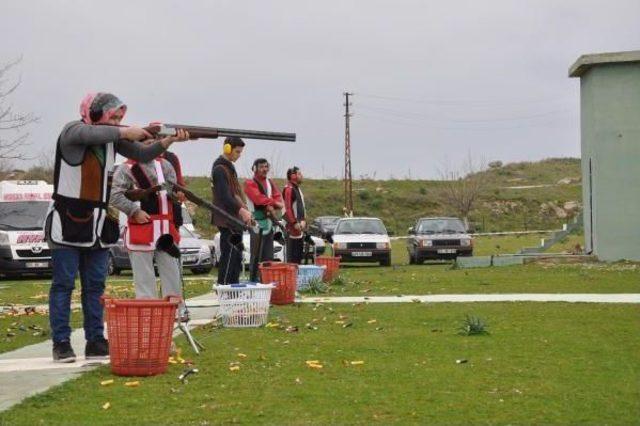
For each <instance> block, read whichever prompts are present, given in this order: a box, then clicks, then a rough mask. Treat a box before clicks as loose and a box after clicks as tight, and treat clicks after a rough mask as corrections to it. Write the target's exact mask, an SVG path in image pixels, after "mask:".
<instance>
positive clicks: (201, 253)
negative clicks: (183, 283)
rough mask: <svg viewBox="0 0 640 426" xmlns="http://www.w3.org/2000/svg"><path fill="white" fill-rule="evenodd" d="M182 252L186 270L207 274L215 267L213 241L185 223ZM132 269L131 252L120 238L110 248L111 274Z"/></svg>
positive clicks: (181, 244)
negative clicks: (202, 236) (191, 229)
mask: <svg viewBox="0 0 640 426" xmlns="http://www.w3.org/2000/svg"><path fill="white" fill-rule="evenodd" d="M180 252H181V253H182V265H183V267H184V269H185V270H187V269H188V270H190V271H191V272H193V273H194V274H206V273H208V272H211V269H212V268H213V241H210V240H204V239H202V238H200V236H199V235H198V234H197V233H196V232H195V231H190V230H189V229H187V228H186V227H185V226H184V225H183V226H181V227H180ZM124 269H131V261H130V260H129V252H128V250H127V248H126V247H125V246H124V240H123V239H122V238H120V240H119V241H118V244H117V245H116V246H114V247H111V248H110V249H109V275H114V274H119V273H120V272H121V271H122V270H124Z"/></svg>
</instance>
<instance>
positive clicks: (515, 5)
mask: <svg viewBox="0 0 640 426" xmlns="http://www.w3.org/2000/svg"><path fill="white" fill-rule="evenodd" d="M639 17H640V1H638V0H629V1H626V0H610V1H604V0H603V1H589V0H571V1H569V0H561V1H560V0H544V1H542V0H541V1H517V0H512V1H490V0H487V1H477V0H470V1H437V2H436V1H427V0H424V1H402V0H395V1H373V0H366V1H365V0H361V1H344V0H341V1H326V0H325V1H301V0H291V1H264V0H262V1H239V0H234V1H158V0H154V1H133V0H129V1H106V2H105V1H101V2H97V1H87V0H84V1H79V0H78V1H69V0H56V1H44V0H43V1H29V0H15V1H14V0H1V2H0V36H1V39H2V43H0V62H3V63H6V62H8V61H10V60H13V59H15V58H17V57H20V56H22V58H23V59H22V62H21V63H20V65H19V66H18V67H16V68H15V70H14V72H13V73H12V77H14V78H21V85H20V87H19V90H18V91H17V92H15V94H14V95H13V96H12V97H11V102H12V104H13V105H14V107H15V109H16V110H19V111H22V112H33V113H34V114H36V115H37V116H39V117H40V121H39V123H37V124H35V125H33V126H31V128H30V133H31V138H30V141H31V146H29V147H27V148H26V149H25V151H26V153H28V154H30V155H38V153H41V152H44V153H48V152H52V151H53V148H54V146H55V142H56V139H57V136H58V134H59V132H60V129H61V128H62V126H63V125H64V124H65V123H66V122H68V121H71V120H74V119H77V118H78V116H79V114H78V106H79V102H80V100H81V98H82V97H83V96H84V94H85V93H87V92H89V91H110V92H112V93H114V94H116V95H117V96H119V97H120V98H121V99H122V100H123V101H124V102H125V103H127V105H128V106H129V111H128V114H127V116H126V117H125V119H126V120H125V121H126V123H128V124H138V125H144V124H147V123H148V122H149V121H153V120H160V121H166V122H178V123H188V124H198V125H211V126H219V127H235V128H247V129H255V130H274V131H290V132H296V133H297V135H298V141H297V142H296V143H295V144H290V143H286V142H268V141H249V144H248V146H247V148H246V150H245V155H244V157H243V158H242V159H241V161H240V162H239V169H240V171H241V172H242V173H243V174H246V173H247V171H248V168H249V165H250V163H251V161H252V160H253V159H254V158H256V157H260V156H265V157H267V158H269V159H270V160H272V163H273V164H274V166H275V170H276V171H277V172H278V173H280V174H282V173H284V171H285V170H286V167H288V166H290V165H293V164H296V165H298V166H300V167H302V168H303V169H304V170H305V171H307V175H311V176H314V177H332V176H334V177H335V176H339V177H340V176H341V175H342V170H343V155H344V106H343V102H344V98H343V95H342V93H343V92H344V91H345V90H348V91H350V92H353V93H354V96H353V105H352V111H353V113H354V116H353V117H352V130H351V138H352V167H353V175H354V177H359V176H361V175H367V176H369V177H376V178H388V177H389V176H394V177H396V178H404V177H407V176H411V177H413V178H432V177H437V176H438V175H439V170H442V169H443V168H446V167H448V168H457V167H459V166H460V164H462V162H463V161H464V159H465V158H466V157H467V156H468V155H471V156H473V157H474V158H483V159H485V160H487V161H491V160H502V161H504V162H510V161H523V160H524V161H533V160H539V159H542V158H548V157H562V156H572V157H577V156H579V154H580V144H579V141H580V133H579V130H580V129H579V80H577V79H570V78H568V77H567V70H568V68H569V67H570V66H571V64H573V62H574V61H575V60H576V59H577V58H578V57H579V56H580V55H582V54H585V53H599V52H607V51H623V50H637V49H640V25H638V18H639ZM174 146H175V145H174ZM220 150H221V142H220V141H198V142H189V143H185V144H182V145H181V146H179V147H177V148H176V149H175V152H177V153H178V154H179V155H180V157H181V159H182V161H183V167H184V169H185V170H186V173H187V174H189V175H207V174H208V173H209V170H210V167H211V163H212V161H213V159H214V158H215V157H217V155H219V153H220Z"/></svg>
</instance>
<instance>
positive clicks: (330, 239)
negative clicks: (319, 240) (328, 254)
mask: <svg viewBox="0 0 640 426" xmlns="http://www.w3.org/2000/svg"><path fill="white" fill-rule="evenodd" d="M327 241H329V243H331V244H333V236H332V235H327Z"/></svg>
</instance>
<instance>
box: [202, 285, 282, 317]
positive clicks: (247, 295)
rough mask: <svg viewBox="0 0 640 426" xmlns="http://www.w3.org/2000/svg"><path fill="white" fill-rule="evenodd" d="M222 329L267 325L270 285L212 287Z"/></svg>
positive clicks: (271, 286)
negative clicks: (217, 302)
mask: <svg viewBox="0 0 640 426" xmlns="http://www.w3.org/2000/svg"><path fill="white" fill-rule="evenodd" d="M214 288H215V289H216V293H217V294H218V301H219V302H220V316H221V317H222V325H223V326H224V327H233V328H240V327H261V326H263V325H265V324H266V323H267V316H268V315H269V299H271V289H273V285H272V284H254V283H246V284H245V283H242V284H230V285H216V286H215V287H214Z"/></svg>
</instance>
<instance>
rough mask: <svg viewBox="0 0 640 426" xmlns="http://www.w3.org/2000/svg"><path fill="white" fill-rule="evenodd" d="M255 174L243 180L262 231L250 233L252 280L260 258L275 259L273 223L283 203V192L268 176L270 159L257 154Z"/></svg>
mask: <svg viewBox="0 0 640 426" xmlns="http://www.w3.org/2000/svg"><path fill="white" fill-rule="evenodd" d="M251 170H253V178H252V179H247V180H246V181H245V182H244V193H245V194H246V195H247V206H248V207H249V211H251V214H252V215H253V218H254V219H255V220H256V221H257V222H258V224H259V225H260V235H255V234H254V233H252V234H251V251H250V252H251V281H256V280H257V279H258V268H257V264H258V263H259V262H264V261H267V260H273V234H274V232H273V224H272V220H278V218H279V217H280V216H281V213H280V211H281V210H282V207H283V206H284V203H283V202H282V195H280V191H279V190H278V187H277V186H276V184H275V183H274V182H273V181H272V180H271V179H269V178H268V177H267V175H268V174H269V162H268V161H267V160H266V159H264V158H258V159H257V160H256V161H254V162H253V166H252V167H251Z"/></svg>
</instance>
